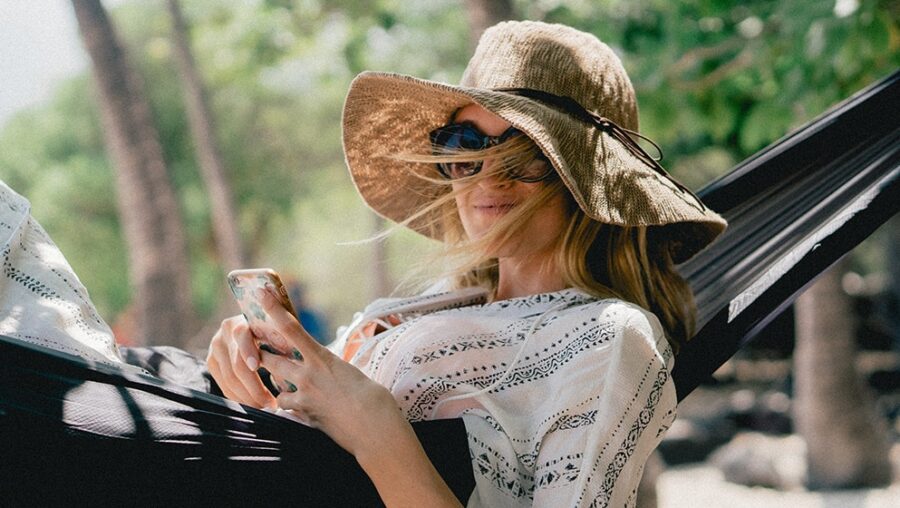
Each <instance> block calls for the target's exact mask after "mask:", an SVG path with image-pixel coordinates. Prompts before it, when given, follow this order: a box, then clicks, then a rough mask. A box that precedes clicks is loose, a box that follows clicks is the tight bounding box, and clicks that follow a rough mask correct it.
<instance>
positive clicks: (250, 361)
mask: <svg viewBox="0 0 900 508" xmlns="http://www.w3.org/2000/svg"><path fill="white" fill-rule="evenodd" d="M244 361H245V362H247V367H248V368H249V369H250V370H257V369H259V360H257V359H256V357H253V356H248V357H247V358H245V359H244Z"/></svg>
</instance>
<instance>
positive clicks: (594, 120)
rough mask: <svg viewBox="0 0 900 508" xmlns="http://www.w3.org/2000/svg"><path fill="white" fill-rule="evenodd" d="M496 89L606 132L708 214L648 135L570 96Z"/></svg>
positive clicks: (515, 89)
mask: <svg viewBox="0 0 900 508" xmlns="http://www.w3.org/2000/svg"><path fill="white" fill-rule="evenodd" d="M494 90H495V91H498V92H506V93H511V94H513V95H519V96H521V97H525V98H527V99H532V100H536V101H538V102H543V103H545V104H549V105H551V106H555V107H557V108H559V109H561V110H563V111H565V112H566V113H568V114H569V115H571V116H573V117H575V118H576V119H578V120H581V121H582V122H585V123H589V124H591V125H593V126H594V127H596V128H598V129H600V130H603V131H605V132H607V133H608V134H609V135H611V136H612V137H613V138H614V139H616V140H617V141H619V143H621V144H622V146H624V147H625V149H627V150H628V151H629V152H631V154H632V155H634V156H635V157H637V158H638V159H639V160H641V161H642V162H643V163H644V164H646V165H648V166H650V168H651V169H653V170H654V171H656V172H657V173H659V174H660V175H661V176H662V177H664V178H665V179H666V180H668V181H670V182H672V184H674V185H675V187H677V188H678V190H679V191H680V192H682V193H685V192H686V193H688V194H690V195H691V197H693V198H694V200H695V201H696V202H697V204H699V205H700V207H701V209H702V211H704V212H705V211H706V205H704V204H703V202H702V201H700V198H698V197H697V195H696V194H694V193H693V191H691V189H689V188H687V187H685V186H684V185H683V184H681V182H679V181H678V180H675V179H674V178H672V176H671V175H670V174H669V172H668V171H666V169H665V168H663V167H662V166H661V165H660V164H659V161H660V160H662V158H663V153H662V149H661V148H660V147H659V145H658V144H656V142H654V141H653V140H652V139H650V138H648V137H647V136H644V135H643V134H641V133H639V132H636V131H633V130H631V129H626V128H625V127H622V126H620V125H619V124H617V123H616V122H613V121H612V120H610V119H609V118H606V117H605V116H601V115H598V114H597V113H594V112H593V111H589V110H588V109H587V108H585V107H584V106H582V105H581V104H580V103H579V102H578V101H576V100H575V99H573V98H571V97H566V96H564V95H556V94H553V93H550V92H545V91H543V90H535V89H534V88H495V89H494ZM632 136H636V137H638V138H641V139H644V140H646V141H647V142H649V143H650V144H652V145H653V146H654V147H655V148H656V150H657V151H658V152H659V158H655V157H653V156H651V155H650V154H649V153H647V151H646V150H644V148H643V147H641V145H640V144H638V142H637V141H636V140H635V139H634V137H632Z"/></svg>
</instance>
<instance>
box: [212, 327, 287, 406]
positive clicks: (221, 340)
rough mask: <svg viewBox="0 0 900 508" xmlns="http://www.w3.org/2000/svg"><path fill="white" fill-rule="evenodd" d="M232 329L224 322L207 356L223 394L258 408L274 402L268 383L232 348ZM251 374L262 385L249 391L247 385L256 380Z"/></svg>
mask: <svg viewBox="0 0 900 508" xmlns="http://www.w3.org/2000/svg"><path fill="white" fill-rule="evenodd" d="M232 328H233V327H232V326H231V323H223V326H222V328H221V329H220V330H219V331H218V332H216V335H215V336H214V337H213V340H212V342H211V343H210V348H209V354H208V357H207V366H208V368H209V369H210V374H212V375H213V378H214V379H215V380H216V382H217V383H218V385H219V387H220V388H222V393H223V394H225V395H226V397H228V398H230V399H233V400H235V401H237V402H241V403H244V404H249V405H253V406H257V407H263V406H272V405H274V403H275V400H274V397H272V396H271V394H269V393H268V390H266V388H265V385H262V381H261V380H259V376H256V373H255V371H251V370H249V369H248V368H247V365H246V364H245V363H244V362H243V360H240V358H239V357H238V356H237V354H236V353H235V351H236V349H234V348H230V347H229V345H232V346H233V343H232V342H231V340H232V338H233V337H229V338H226V336H228V335H230V333H229V332H230V330H231V329H232ZM250 375H252V376H254V377H255V378H256V382H258V383H259V384H260V385H262V387H261V389H256V390H253V391H250V390H248V388H247V386H248V385H249V386H251V387H252V386H253V383H254V381H253V380H252V379H248V378H247V377H246V376H250Z"/></svg>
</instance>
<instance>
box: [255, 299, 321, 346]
mask: <svg viewBox="0 0 900 508" xmlns="http://www.w3.org/2000/svg"><path fill="white" fill-rule="evenodd" d="M257 297H258V298H259V301H260V304H261V305H262V307H263V310H264V311H265V312H266V314H267V315H268V316H269V317H270V318H271V319H272V322H273V324H274V325H275V328H276V329H277V330H278V331H279V333H281V335H282V336H283V337H284V338H285V339H286V340H287V341H288V342H289V343H290V344H291V345H293V346H294V347H295V348H297V350H298V351H297V352H298V353H299V354H300V355H301V356H302V357H304V358H309V359H313V358H316V357H318V355H320V354H322V351H323V350H324V349H325V348H323V347H322V346H321V345H319V343H318V342H316V340H315V339H313V338H312V336H311V335H310V334H309V333H307V331H306V330H304V329H303V327H302V326H300V322H299V321H297V318H296V316H294V314H293V313H291V312H289V311H288V310H287V309H285V308H284V307H282V306H281V304H280V303H279V302H278V299H277V298H276V297H275V295H273V294H272V292H271V291H268V290H266V289H258V290H257ZM292 354H293V355H294V356H296V355H297V353H293V352H292Z"/></svg>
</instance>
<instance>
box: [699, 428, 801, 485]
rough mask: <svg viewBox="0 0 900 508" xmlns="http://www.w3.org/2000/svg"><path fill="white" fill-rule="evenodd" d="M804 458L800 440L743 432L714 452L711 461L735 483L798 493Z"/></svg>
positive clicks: (795, 437) (792, 436)
mask: <svg viewBox="0 0 900 508" xmlns="http://www.w3.org/2000/svg"><path fill="white" fill-rule="evenodd" d="M805 454H806V445H805V443H804V442H803V439H802V438H800V436H797V435H789V436H787V437H775V436H769V435H766V434H761V433H758V432H741V433H738V434H737V435H736V436H735V437H734V439H732V440H731V442H729V443H728V444H726V445H724V446H722V447H721V448H719V449H718V450H716V451H715V452H713V453H712V455H710V458H709V461H710V463H711V464H712V465H714V466H715V467H716V468H718V469H719V470H720V471H722V474H723V475H724V476H725V479H726V480H728V481H730V482H732V483H737V484H740V485H747V486H751V487H752V486H760V487H769V488H774V489H780V490H795V489H800V488H802V487H803V480H804V477H805V476H806V455H805Z"/></svg>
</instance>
